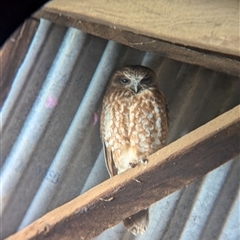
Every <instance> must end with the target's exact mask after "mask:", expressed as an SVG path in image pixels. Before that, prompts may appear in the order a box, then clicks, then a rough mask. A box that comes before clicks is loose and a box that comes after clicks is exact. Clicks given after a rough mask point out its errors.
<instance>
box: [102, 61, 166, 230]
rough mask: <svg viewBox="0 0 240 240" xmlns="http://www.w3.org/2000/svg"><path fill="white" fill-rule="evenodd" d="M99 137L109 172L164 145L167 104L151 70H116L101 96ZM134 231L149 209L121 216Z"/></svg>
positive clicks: (132, 163)
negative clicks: (124, 217)
mask: <svg viewBox="0 0 240 240" xmlns="http://www.w3.org/2000/svg"><path fill="white" fill-rule="evenodd" d="M100 131H101V139H102V143H103V149H104V157H105V162H106V167H107V169H108V172H109V175H110V176H111V177H112V176H114V175H116V174H120V173H121V172H124V171H126V170H127V169H129V168H131V167H134V166H136V165H138V164H146V161H145V160H146V158H147V157H148V156H149V155H150V154H152V153H154V152H156V151H157V150H158V149H160V148H162V147H164V146H165V145H166V140H167V131H168V114H167V105H166V102H165V98H164V95H163V94H162V92H161V91H160V90H159V89H158V85H157V77H156V74H155V73H154V71H153V70H151V69H149V68H147V67H144V66H138V65H136V66H135V65H134V66H126V67H122V68H120V69H118V70H117V71H115V72H114V73H113V74H112V76H111V79H110V83H109V86H108V88H107V91H106V94H105V96H104V98H103V105H102V112H101V124H100ZM123 223H124V225H125V227H126V228H127V229H128V230H129V231H130V232H132V233H133V234H134V235H137V234H139V233H140V234H143V233H144V232H145V231H146V228H147V225H148V209H144V210H142V211H140V212H138V213H136V214H134V215H132V216H130V217H128V218H126V219H124V220H123Z"/></svg>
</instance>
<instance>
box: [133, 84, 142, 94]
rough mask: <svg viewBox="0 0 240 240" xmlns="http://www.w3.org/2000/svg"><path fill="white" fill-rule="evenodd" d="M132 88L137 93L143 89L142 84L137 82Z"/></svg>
mask: <svg viewBox="0 0 240 240" xmlns="http://www.w3.org/2000/svg"><path fill="white" fill-rule="evenodd" d="M132 90H133V91H134V92H135V93H138V92H139V91H140V90H141V86H140V85H139V84H137V83H135V84H134V85H133V86H132Z"/></svg>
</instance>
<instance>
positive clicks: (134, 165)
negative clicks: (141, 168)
mask: <svg viewBox="0 0 240 240" xmlns="http://www.w3.org/2000/svg"><path fill="white" fill-rule="evenodd" d="M129 166H130V167H131V168H135V167H136V166H137V164H136V163H131V162H130V163H129Z"/></svg>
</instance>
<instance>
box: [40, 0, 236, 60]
mask: <svg viewBox="0 0 240 240" xmlns="http://www.w3.org/2000/svg"><path fill="white" fill-rule="evenodd" d="M45 8H46V9H48V10H49V11H51V12H55V13H57V14H59V15H61V14H66V16H68V17H70V16H74V17H75V18H78V19H79V18H81V19H83V20H88V21H90V22H95V23H100V24H104V25H110V26H112V27H114V28H119V29H121V30H127V31H130V32H134V33H136V34H140V35H144V36H147V37H152V38H156V39H162V40H165V41H169V42H174V43H178V44H183V45H188V46H192V47H198V48H201V49H207V50H211V51H216V52H221V53H226V54H232V55H237V56H239V34H238V32H239V18H238V15H239V1H238V0H228V1H226V0H218V1H210V2H209V1H206V0H205V1H204V2H202V1H199V0H175V1H168V0H161V1H157V0H151V1H145V0H138V1H136V0H128V1H108V0H101V1H99V0H81V1H79V0H54V1H51V2H50V3H48V4H47V5H46V6H45Z"/></svg>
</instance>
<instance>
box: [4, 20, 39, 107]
mask: <svg viewBox="0 0 240 240" xmlns="http://www.w3.org/2000/svg"><path fill="white" fill-rule="evenodd" d="M38 24H39V20H38V19H28V20H26V21H25V22H24V23H23V25H22V26H21V27H19V28H18V29H17V30H16V31H15V32H14V33H13V34H12V36H11V37H10V38H9V40H8V41H7V42H5V44H4V45H3V47H2V48H1V50H0V62H1V80H0V89H1V95H0V107H2V105H3V103H4V100H5V99H6V97H7V94H8V91H9V89H10V87H11V84H12V81H13V79H14V77H15V75H16V73H17V70H18V68H19V66H20V65H21V63H22V61H23V59H24V57H25V55H26V53H27V50H28V48H29V45H30V43H31V41H32V38H33V36H34V33H35V31H36V29H37V26H38Z"/></svg>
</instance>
